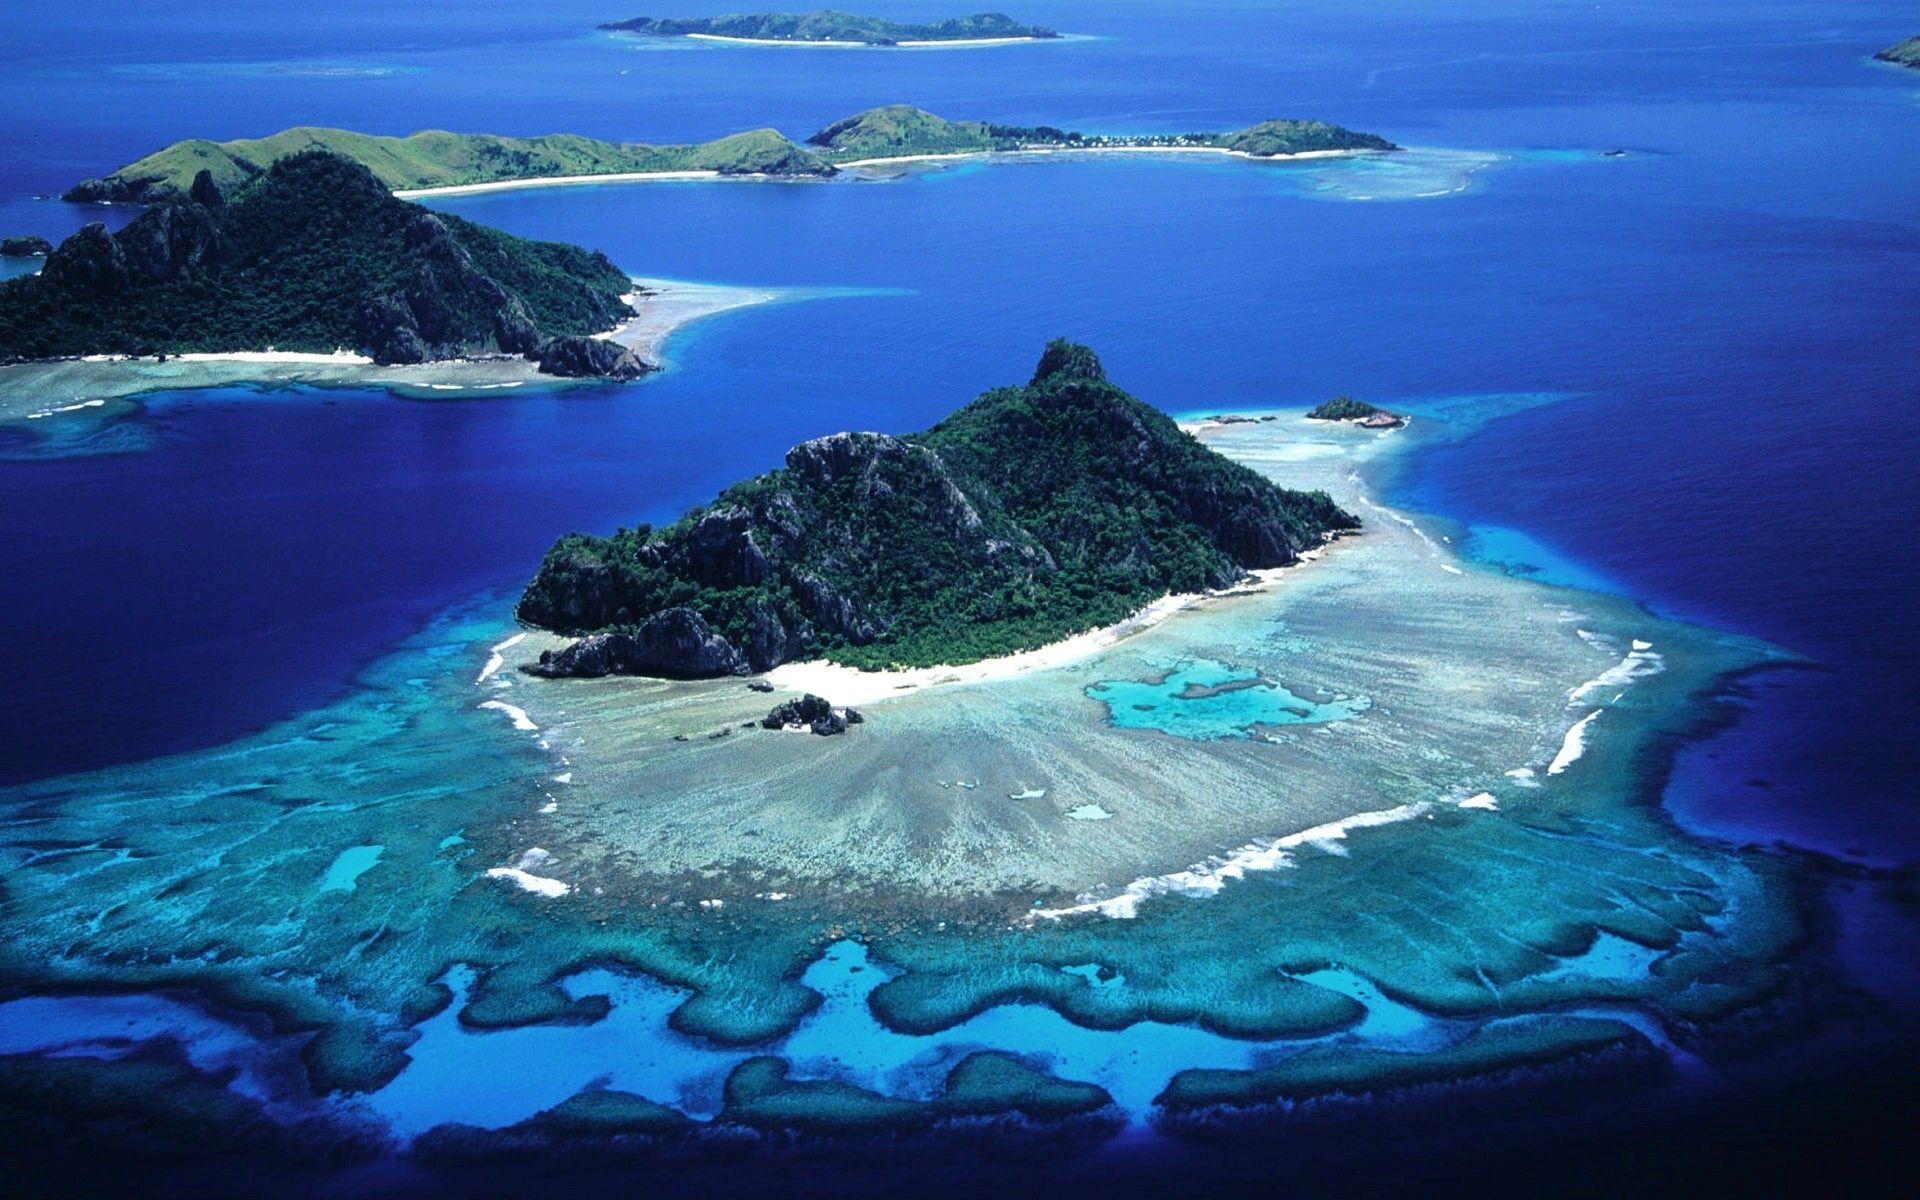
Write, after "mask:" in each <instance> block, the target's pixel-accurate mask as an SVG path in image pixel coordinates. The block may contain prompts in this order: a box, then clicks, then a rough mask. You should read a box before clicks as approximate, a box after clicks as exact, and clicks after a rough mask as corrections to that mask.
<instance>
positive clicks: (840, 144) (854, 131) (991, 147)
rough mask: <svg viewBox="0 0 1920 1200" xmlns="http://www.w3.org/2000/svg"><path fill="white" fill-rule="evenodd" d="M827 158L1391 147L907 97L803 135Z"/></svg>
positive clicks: (1338, 131)
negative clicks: (1009, 117)
mask: <svg viewBox="0 0 1920 1200" xmlns="http://www.w3.org/2000/svg"><path fill="white" fill-rule="evenodd" d="M807 142H808V144H809V145H812V146H816V147H818V148H820V149H821V150H822V151H823V152H824V153H825V155H826V157H827V158H828V159H830V160H831V161H834V162H839V163H846V162H855V161H859V160H863V159H870V158H900V157H905V156H909V155H918V154H990V153H995V152H1000V153H1005V152H1008V151H1014V150H1032V149H1062V150H1099V149H1114V148H1123V147H1135V146H1139V147H1160V148H1165V149H1175V150H1177V149H1214V150H1231V151H1235V152H1237V153H1241V154H1247V155H1250V156H1252V157H1255V158H1272V157H1276V156H1279V155H1286V154H1300V153H1304V152H1307V151H1313V150H1393V149H1397V147H1395V146H1394V144H1393V143H1392V142H1389V141H1387V140H1386V139H1385V138H1383V137H1380V136H1379V135H1377V134H1372V133H1358V132H1355V131H1354V130H1351V129H1343V128H1341V127H1340V126H1338V125H1329V124H1326V123H1325V122H1323V121H1262V122H1261V123H1260V124H1258V125H1254V126H1251V127H1250V128H1247V129H1242V130H1239V131H1237V132H1233V133H1158V134H1089V133H1076V132H1073V131H1071V130H1065V129H1056V128H1054V127H1053V126H1051V125H1037V126H1024V125H996V124H991V123H988V122H984V121H949V120H947V119H946V118H945V117H938V116H935V115H934V114H932V113H930V112H926V111H924V110H922V109H918V108H914V107H913V106H912V105H908V104H890V105H887V106H885V107H883V108H873V109H868V110H867V111H866V112H863V113H856V114H854V115H853V116H851V117H847V118H844V119H842V120H839V121H835V122H834V123H833V124H831V125H829V126H827V127H826V128H825V129H822V130H821V131H820V132H819V133H816V134H814V135H813V136H812V137H810V138H808V139H807Z"/></svg>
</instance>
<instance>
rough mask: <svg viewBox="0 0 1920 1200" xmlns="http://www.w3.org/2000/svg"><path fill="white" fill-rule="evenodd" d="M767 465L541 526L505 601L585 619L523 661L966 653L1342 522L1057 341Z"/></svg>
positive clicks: (1290, 554) (1002, 650)
mask: <svg viewBox="0 0 1920 1200" xmlns="http://www.w3.org/2000/svg"><path fill="white" fill-rule="evenodd" d="M786 463H787V465H786V466H785V467H784V468H783V469H780V470H776V471H772V472H770V473H768V474H766V475H762V476H759V477H758V478H755V479H751V480H748V481H746V482H744V483H740V484H736V485H735V486H733V487H731V488H728V489H727V490H726V491H724V492H722V493H721V494H720V495H719V496H718V497H717V498H716V499H715V500H714V501H713V502H712V503H711V504H708V505H706V506H704V507H702V508H697V509H695V510H694V511H692V512H691V513H689V514H687V515H686V516H685V517H683V518H681V519H680V520H679V521H677V522H675V523H673V524H672V525H669V526H667V527H665V528H663V529H658V530H655V529H653V528H651V527H650V526H646V525H642V526H639V527H638V528H634V529H622V530H620V531H619V532H617V533H615V534H614V535H613V536H611V537H594V536H591V535H586V534H578V533H576V534H570V535H568V536H566V537H564V538H562V539H560V540H559V541H558V542H557V543H555V545H554V546H553V548H552V549H551V550H549V551H548V553H547V556H546V559H545V561H544V562H543V563H542V564H541V566H540V570H539V573H538V574H537V575H536V576H535V577H534V579H533V581H532V582H531V583H530V584H528V586H527V589H526V592H525V594H524V595H523V596H522V597H521V599H520V604H519V609H518V615H519V617H520V619H521V620H523V621H526V622H528V623H529V624H532V625H536V626H539V627H542V628H546V629H551V630H556V631H559V632H564V633H570V634H577V633H586V634H590V635H591V636H589V637H587V638H585V639H584V640H582V641H580V642H577V643H575V644H574V645H572V646H571V647H568V648H566V649H564V650H561V651H557V652H550V653H548V654H547V655H545V656H543V659H542V662H541V663H540V664H539V665H538V666H536V667H535V668H534V669H535V670H536V672H538V673H541V674H548V675H606V674H616V673H618V674H645V675H662V676H668V677H680V678H692V677H703V676H714V675H727V674H745V673H748V672H762V671H767V670H771V669H772V668H774V667H776V666H779V665H780V664H781V663H784V662H791V661H796V660H800V659H807V658H815V657H821V656H825V657H827V658H829V659H830V660H832V661H835V662H839V663H843V664H847V665H851V666H856V667H864V668H887V667H901V666H906V667H916V666H933V665H937V664H955V663H966V662H974V661H977V660H979V659H983V658H988V657H992V656H996V655H1002V654H1008V653H1012V652H1015V651H1020V650H1027V649H1031V648H1034V647H1037V646H1041V645H1044V644H1046V643H1049V642H1053V641H1057V640H1059V639H1061V638H1063V637H1067V636H1069V635H1072V634H1076V633H1080V632H1082V631H1084V630H1087V629H1091V628H1095V627H1098V626H1103V625H1111V624H1113V623H1115V622H1118V621H1120V620H1122V619H1124V618H1126V617H1127V616H1129V615H1130V614H1132V613H1134V612H1136V611H1138V610H1139V609H1141V608H1142V607H1144V606H1145V605H1147V604H1149V603H1151V602H1153V601H1155V600H1158V599H1159V598H1161V597H1163V596H1166V595H1168V594H1169V593H1197V592H1204V591H1212V590H1218V589H1221V588H1225V587H1228V586H1231V585H1233V584H1235V583H1237V582H1239V581H1241V580H1242V579H1244V578H1245V577H1246V576H1247V573H1248V572H1249V571H1250V570H1255V569H1261V568H1273V567H1281V566H1286V565H1289V564H1291V563H1294V562H1297V561H1298V560H1299V556H1300V553H1301V551H1303V550H1307V549H1310V548H1312V547H1316V546H1319V545H1321V544H1322V543H1324V542H1325V541H1327V540H1328V539H1330V538H1332V537H1334V536H1337V535H1339V534H1341V533H1345V532H1349V531H1351V530H1354V529H1357V528H1358V527H1359V521H1358V520H1356V519H1355V518H1354V517H1353V516H1352V515H1351V514H1349V513H1347V512H1345V511H1343V510H1342V509H1341V508H1339V507H1338V506H1337V505H1335V504H1334V503H1333V501H1332V500H1330V499H1329V498H1328V497H1327V495H1326V494H1325V493H1324V492H1313V493H1304V492H1296V491H1290V490H1288V489H1285V488H1282V487H1279V486H1278V485H1276V484H1274V483H1272V482H1270V481H1269V480H1267V479H1264V478H1262V477H1261V476H1260V475H1258V474H1256V473H1255V472H1253V471H1251V470H1248V469H1247V468H1246V467H1243V466H1240V465H1239V464H1237V463H1234V462H1231V461H1229V460H1228V459H1225V458H1222V457H1221V456H1220V455H1218V454H1215V453H1214V452H1213V451H1211V450H1208V449H1207V448H1206V447H1204V446H1202V445H1200V444H1199V443H1198V442H1196V441H1195V440H1194V439H1193V438H1192V437H1191V436H1189V435H1188V434H1187V433H1185V432H1183V431H1182V430H1181V429H1180V428H1179V426H1177V425H1176V424H1175V423H1174V422H1173V420H1172V419H1171V418H1169V417H1167V416H1166V415H1165V414H1163V413H1161V412H1159V411H1158V410H1157V409H1154V408H1152V407H1151V406H1149V405H1147V404H1145V403H1143V402H1142V401H1140V400H1137V399H1135V398H1134V397H1132V396H1130V395H1128V394H1127V393H1126V392H1123V391H1121V390H1120V389H1119V388H1118V387H1115V386H1114V385H1113V384H1112V383H1110V382H1108V380H1107V378H1106V375H1105V372H1104V371H1103V370H1102V368H1101V365H1100V362H1099V359H1098V358H1097V357H1095V355H1094V353H1093V352H1092V351H1091V350H1089V349H1087V348H1086V347H1084V346H1078V345H1074V344H1072V343H1069V342H1066V341H1055V342H1053V343H1051V344H1050V345H1049V346H1048V347H1047V349H1046V352H1045V354H1044V355H1043V356H1042V357H1041V359H1040V362H1039V366H1038V367H1037V369H1036V370H1035V371H1034V374H1033V378H1032V380H1031V381H1030V382H1029V383H1028V384H1027V385H1026V386H1024V387H1009V388H1000V389H997V390H995V391H991V392H987V393H986V394H984V395H982V396H981V397H979V398H978V399H976V400H974V401H973V402H972V403H970V404H968V405H966V406H965V407H964V408H961V409H960V410H959V411H957V412H955V413H953V414H952V415H951V416H949V417H947V418H946V419H945V420H943V421H941V422H940V423H939V424H938V425H936V426H934V427H933V428H932V429H930V430H928V431H926V432H924V433H919V434H909V435H907V436H905V437H893V436H889V435H886V434H878V433H839V434H834V435H831V436H829V437H823V438H816V439H814V440H813V441H810V442H805V443H802V444H801V445H799V446H796V447H794V448H793V449H792V450H790V451H788V453H787V460H786Z"/></svg>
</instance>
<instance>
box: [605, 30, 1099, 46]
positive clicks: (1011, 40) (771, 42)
mask: <svg viewBox="0 0 1920 1200" xmlns="http://www.w3.org/2000/svg"><path fill="white" fill-rule="evenodd" d="M615 32H624V31H621V30H616V31H615ZM628 36H640V37H647V36H650V35H648V34H638V35H632V34H629V35H628ZM670 36H674V37H679V38H682V39H685V40H686V41H691V42H719V43H721V44H722V45H729V46H805V47H818V48H820V49H823V50H921V49H938V48H944V47H947V46H1015V45H1018V44H1020V43H1021V42H1058V41H1063V40H1065V39H1063V38H1059V37H1050V38H1042V37H1004V38H929V39H921V40H915V41H902V42H856V41H848V40H846V39H834V38H750V37H729V36H727V35H726V34H723V33H682V34H674V35H670Z"/></svg>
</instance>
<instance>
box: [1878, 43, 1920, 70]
mask: <svg viewBox="0 0 1920 1200" xmlns="http://www.w3.org/2000/svg"><path fill="white" fill-rule="evenodd" d="M1874 57H1875V58H1877V59H1879V60H1880V61H1881V62H1888V63H1892V64H1893V65H1894V66H1896V67H1908V68H1911V69H1915V70H1920V37H1910V38H1908V39H1906V40H1905V41H1902V42H1895V43H1894V44H1893V45H1891V46H1888V47H1887V48H1886V49H1885V50H1882V51H1880V53H1878V54H1876V55H1874Z"/></svg>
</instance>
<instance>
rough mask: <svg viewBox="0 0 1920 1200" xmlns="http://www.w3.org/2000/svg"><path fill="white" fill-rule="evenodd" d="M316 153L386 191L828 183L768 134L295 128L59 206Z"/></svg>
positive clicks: (175, 158)
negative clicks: (647, 182)
mask: <svg viewBox="0 0 1920 1200" xmlns="http://www.w3.org/2000/svg"><path fill="white" fill-rule="evenodd" d="M310 150H324V151H326V152H327V153H330V154H337V155H339V156H341V157H342V158H347V159H351V160H352V161H354V162H356V163H359V164H360V165H361V166H363V167H365V168H367V169H368V170H369V171H371V172H373V175H374V178H376V179H378V180H379V181H380V182H381V183H383V184H385V185H386V186H387V187H388V188H390V189H393V190H396V191H404V190H408V189H412V188H431V187H454V186H459V185H461V184H473V183H494V182H498V181H500V180H505V179H537V178H542V177H548V176H559V175H616V174H623V173H627V172H642V171H718V172H719V173H720V174H722V175H801V176H805V175H831V174H833V168H832V167H831V166H829V165H827V164H826V163H825V162H823V161H822V160H821V159H820V157H819V156H818V155H816V154H814V153H812V152H810V151H808V150H805V149H803V148H801V147H799V146H796V145H794V144H793V143H792V142H790V141H788V140H787V139H786V138H785V137H784V136H782V135H781V134H780V133H778V132H777V131H775V130H772V129H758V130H753V131H751V132H748V133H736V134H734V135H732V136H731V137H724V138H720V139H719V140H717V141H712V142H703V143H700V144H698V145H669V146H649V145H646V144H643V143H640V142H604V141H598V140H596V139H594V138H587V137H578V136H576V135H573V134H553V135H549V136H546V137H528V138H515V137H495V136H493V135H491V134H471V133H446V132H444V131H441V130H437V129H430V130H427V131H425V132H422V133H415V134H412V135H410V136H408V137H382V136H378V135H375V134H368V133H354V132H352V131H350V130H346V129H319V128H313V127H309V126H302V127H300V128H297V129H287V130H282V131H281V132H279V133H276V134H274V135H273V136H271V137H264V138H241V139H239V140H237V141H231V142H210V141H206V140H204V139H199V138H196V139H192V140H189V141H184V142H175V143H174V144H173V145H171V146H168V147H166V148H165V149H163V150H157V151H155V152H154V153H152V154H149V155H147V156H146V157H145V158H140V159H136V160H134V161H133V162H130V163H128V164H127V165H126V166H124V167H121V168H120V169H119V170H117V171H115V172H113V174H111V175H108V176H107V177H106V178H104V179H88V180H85V181H83V182H81V183H77V184H75V185H74V186H73V187H71V188H69V189H67V192H66V195H65V197H64V198H65V199H68V200H75V201H100V200H107V201H113V202H117V203H131V204H148V203H152V202H154V201H156V200H161V199H164V198H166V197H168V196H176V195H184V194H185V193H186V190H187V188H188V187H189V185H191V184H192V182H193V179H194V177H195V176H196V175H198V174H199V173H200V172H201V171H206V172H207V173H208V174H209V175H210V176H211V177H212V179H213V182H214V184H215V185H216V186H218V187H219V188H220V189H221V190H222V191H224V192H229V193H231V192H232V191H233V190H234V189H235V188H237V187H239V186H240V185H241V184H243V183H245V182H246V181H247V180H249V179H252V178H253V177H254V176H256V175H258V174H260V173H261V172H262V171H264V170H266V169H267V168H268V167H269V166H271V165H272V164H274V163H275V162H278V161H279V160H281V159H283V158H288V157H290V156H292V155H295V154H302V153H305V152H307V151H310Z"/></svg>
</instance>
